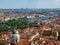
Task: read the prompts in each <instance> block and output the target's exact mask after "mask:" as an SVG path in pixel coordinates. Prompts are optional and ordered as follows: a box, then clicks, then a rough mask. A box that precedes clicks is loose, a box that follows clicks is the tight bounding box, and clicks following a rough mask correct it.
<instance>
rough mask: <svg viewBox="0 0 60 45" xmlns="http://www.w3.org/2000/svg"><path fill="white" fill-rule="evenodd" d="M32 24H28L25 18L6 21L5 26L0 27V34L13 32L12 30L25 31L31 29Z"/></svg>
mask: <svg viewBox="0 0 60 45" xmlns="http://www.w3.org/2000/svg"><path fill="white" fill-rule="evenodd" d="M33 26H34V23H30V22H29V20H28V19H27V18H18V19H12V20H8V21H6V23H5V25H4V24H3V25H2V26H0V33H1V32H5V31H13V30H14V29H15V30H16V29H21V30H23V29H26V28H29V27H33Z"/></svg>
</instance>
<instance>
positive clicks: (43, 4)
mask: <svg viewBox="0 0 60 45" xmlns="http://www.w3.org/2000/svg"><path fill="white" fill-rule="evenodd" d="M0 8H3V9H12V8H60V0H0Z"/></svg>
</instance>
